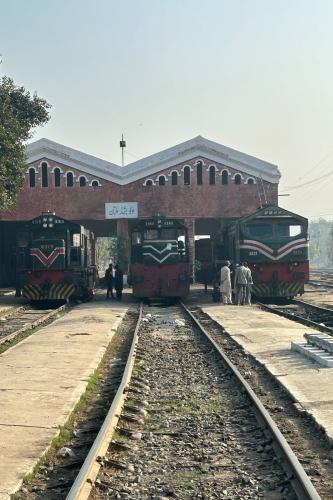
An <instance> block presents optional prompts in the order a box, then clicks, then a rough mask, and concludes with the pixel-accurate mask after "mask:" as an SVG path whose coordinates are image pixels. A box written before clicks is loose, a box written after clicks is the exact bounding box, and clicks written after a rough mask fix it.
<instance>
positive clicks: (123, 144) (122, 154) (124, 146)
mask: <svg viewBox="0 0 333 500" xmlns="http://www.w3.org/2000/svg"><path fill="white" fill-rule="evenodd" d="M119 144H120V147H121V166H122V167H123V166H124V149H125V148H126V141H124V134H121V141H120V143H119Z"/></svg>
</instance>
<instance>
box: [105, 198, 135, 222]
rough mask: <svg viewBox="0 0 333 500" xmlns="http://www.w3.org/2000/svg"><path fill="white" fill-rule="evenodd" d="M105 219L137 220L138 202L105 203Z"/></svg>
mask: <svg viewBox="0 0 333 500" xmlns="http://www.w3.org/2000/svg"><path fill="white" fill-rule="evenodd" d="M105 218H106V219H137V218H138V202H137V201H130V202H127V201H126V202H123V203H105Z"/></svg>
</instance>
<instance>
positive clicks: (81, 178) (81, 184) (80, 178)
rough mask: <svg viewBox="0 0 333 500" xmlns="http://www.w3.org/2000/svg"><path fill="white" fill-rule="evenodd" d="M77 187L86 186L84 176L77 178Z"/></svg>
mask: <svg viewBox="0 0 333 500" xmlns="http://www.w3.org/2000/svg"><path fill="white" fill-rule="evenodd" d="M79 185H80V187H85V186H86V185H87V178H86V177H85V176H84V175H81V176H80V177H79Z"/></svg>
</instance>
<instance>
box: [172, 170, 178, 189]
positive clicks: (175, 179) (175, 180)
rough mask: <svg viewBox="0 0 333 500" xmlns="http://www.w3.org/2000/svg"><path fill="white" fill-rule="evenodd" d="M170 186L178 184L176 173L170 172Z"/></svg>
mask: <svg viewBox="0 0 333 500" xmlns="http://www.w3.org/2000/svg"><path fill="white" fill-rule="evenodd" d="M171 184H172V186H177V184H178V173H177V172H172V174H171Z"/></svg>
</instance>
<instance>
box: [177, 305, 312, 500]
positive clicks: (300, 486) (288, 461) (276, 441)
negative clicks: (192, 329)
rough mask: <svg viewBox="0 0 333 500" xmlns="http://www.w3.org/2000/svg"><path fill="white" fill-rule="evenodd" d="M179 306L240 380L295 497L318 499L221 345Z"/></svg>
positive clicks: (310, 484) (296, 460)
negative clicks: (270, 440)
mask: <svg viewBox="0 0 333 500" xmlns="http://www.w3.org/2000/svg"><path fill="white" fill-rule="evenodd" d="M181 306H182V307H183V309H184V310H185V311H186V313H187V314H188V315H189V316H190V318H191V319H192V320H193V321H194V323H195V324H196V325H197V326H198V327H199V329H200V330H201V332H202V333H203V334H204V335H205V336H206V337H207V339H208V340H209V341H210V342H211V344H212V345H213V346H214V347H215V349H216V351H217V352H218V353H219V354H220V355H221V357H222V359H223V361H224V362H225V363H226V365H227V366H228V367H229V368H230V370H231V371H232V373H233V375H234V376H235V377H236V378H237V380H238V381H239V382H240V384H241V385H242V387H243V388H244V389H245V391H246V393H247V394H248V396H249V397H250V399H251V401H252V403H253V405H254V407H255V413H256V416H257V419H258V421H259V422H260V423H261V425H262V427H263V429H264V432H265V433H266V432H268V433H269V435H270V437H271V438H273V443H272V446H273V448H274V450H275V453H276V454H277V456H278V457H279V458H281V459H282V464H281V465H282V466H283V467H284V469H285V471H286V473H287V474H288V480H289V481H290V483H291V485H292V487H293V489H294V491H295V493H296V495H297V498H298V499H300V500H320V496H319V494H318V492H317V491H316V489H315V488H314V486H313V484H312V483H311V481H310V479H309V477H308V476H307V474H306V472H305V470H304V469H303V467H302V466H301V464H300V463H299V461H298V459H297V458H296V456H295V454H294V452H293V451H292V449H291V448H290V446H289V444H288V443H287V441H286V439H285V438H284V437H283V435H282V434H281V432H280V430H279V428H278V427H277V425H276V423H275V422H274V420H273V419H272V417H271V416H270V414H269V413H268V411H267V410H266V409H265V407H264V406H263V404H262V403H261V402H260V400H259V399H258V397H257V396H256V394H255V393H254V391H253V390H252V389H251V387H250V385H249V384H248V383H247V382H246V380H245V379H244V378H243V377H242V375H241V374H240V372H239V371H238V370H237V368H236V367H235V365H234V364H233V363H232V362H231V361H230V359H229V358H228V357H227V356H226V355H225V353H224V352H223V351H222V349H221V347H220V346H219V345H218V344H217V343H216V342H215V340H214V339H213V338H212V337H211V336H210V335H209V333H208V332H207V331H206V330H205V328H204V327H203V326H202V325H201V323H200V322H199V321H198V320H197V318H196V317H195V316H194V315H193V314H192V313H191V311H189V309H187V307H186V306H185V305H184V304H183V303H181Z"/></svg>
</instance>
